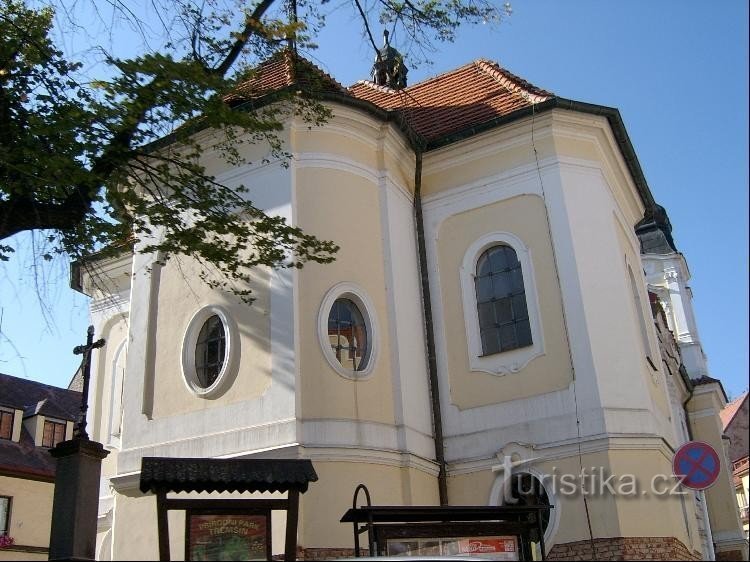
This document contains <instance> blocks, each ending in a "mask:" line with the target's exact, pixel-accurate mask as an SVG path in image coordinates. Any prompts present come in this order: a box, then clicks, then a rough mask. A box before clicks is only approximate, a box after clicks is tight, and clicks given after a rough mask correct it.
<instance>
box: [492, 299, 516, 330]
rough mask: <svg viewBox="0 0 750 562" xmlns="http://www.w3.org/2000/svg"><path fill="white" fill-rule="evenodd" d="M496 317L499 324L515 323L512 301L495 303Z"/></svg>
mask: <svg viewBox="0 0 750 562" xmlns="http://www.w3.org/2000/svg"><path fill="white" fill-rule="evenodd" d="M495 316H496V318H497V322H498V324H504V323H506V322H512V321H513V313H512V311H511V307H510V299H500V300H499V301H495Z"/></svg>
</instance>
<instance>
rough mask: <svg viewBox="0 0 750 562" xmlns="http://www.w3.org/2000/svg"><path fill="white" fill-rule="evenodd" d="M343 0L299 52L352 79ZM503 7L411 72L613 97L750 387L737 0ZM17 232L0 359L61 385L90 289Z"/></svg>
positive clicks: (724, 353) (366, 52)
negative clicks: (493, 19)
mask: <svg viewBox="0 0 750 562" xmlns="http://www.w3.org/2000/svg"><path fill="white" fill-rule="evenodd" d="M340 6H341V4H340V3H337V2H335V1H332V2H330V3H328V4H326V5H325V8H326V10H327V11H328V12H327V13H329V15H328V18H327V20H328V26H327V28H326V29H325V30H324V32H323V34H322V35H321V36H320V38H319V41H318V42H319V44H320V48H319V49H318V50H316V51H314V52H313V53H311V54H310V55H311V57H312V58H313V60H315V62H316V63H317V64H318V65H320V66H321V67H322V68H324V69H325V70H326V71H328V72H330V73H331V74H332V75H333V76H334V77H335V78H336V79H338V80H339V81H340V82H341V83H343V84H344V85H350V84H352V83H353V82H355V81H356V80H359V79H363V78H367V76H368V74H369V69H370V65H371V63H372V52H371V50H370V49H369V48H368V45H367V43H366V42H365V41H363V40H362V38H361V37H360V36H359V35H358V33H357V32H356V29H355V25H356V22H355V21H354V20H353V19H350V17H349V16H348V15H347V14H350V13H351V12H350V11H347V10H348V8H345V7H344V8H341V7H340ZM512 7H513V15H512V16H511V17H510V18H509V19H507V20H505V21H504V22H503V23H502V24H501V25H500V26H498V27H495V28H491V27H490V26H480V27H478V28H473V29H466V30H464V31H463V32H462V33H461V34H460V36H459V39H458V40H457V41H456V42H455V43H453V44H450V43H449V44H442V45H440V49H439V51H438V52H436V53H434V54H433V55H432V57H431V58H432V61H433V64H432V65H428V66H425V65H423V66H421V67H419V68H412V69H411V70H410V73H409V79H410V82H411V83H414V82H416V81H419V80H422V79H424V78H427V77H429V76H432V75H435V74H438V73H440V72H444V71H446V70H450V69H452V68H455V67H457V66H461V65H463V64H465V63H467V62H469V61H471V60H473V59H476V58H487V59H492V60H496V61H498V62H499V63H500V64H501V65H503V66H505V67H506V68H508V69H509V70H510V71H512V72H514V73H515V74H517V75H519V76H521V77H523V78H525V79H526V80H528V81H530V82H532V83H534V84H535V85H537V86H540V87H542V88H545V89H547V90H551V91H552V92H554V93H556V94H558V95H560V96H562V97H566V98H572V99H575V100H580V101H587V102H592V103H597V104H600V105H607V106H612V107H617V108H618V109H619V110H620V112H621V114H622V117H623V119H624V121H625V125H626V127H627V130H628V133H629V135H630V138H631V141H632V142H633V145H634V147H635V150H636V153H637V154H638V157H639V160H640V163H641V166H642V168H643V171H644V173H645V176H646V179H647V181H648V183H649V186H650V187H651V190H652V192H653V194H654V197H655V199H656V200H657V202H659V203H660V204H661V205H663V206H664V207H666V209H667V211H668V213H669V216H670V219H671V221H672V225H673V227H674V231H673V234H674V237H675V241H676V243H677V246H678V249H679V250H680V251H681V252H682V253H683V254H684V255H685V257H686V259H687V261H688V264H689V267H690V271H691V273H692V280H691V282H690V286H691V287H692V290H693V294H694V305H695V310H696V315H697V320H698V327H699V331H700V336H701V340H702V343H703V348H704V350H705V352H706V354H707V355H708V359H709V367H710V370H711V374H712V375H713V376H715V377H718V378H721V379H722V380H723V381H724V385H725V388H726V390H727V392H728V393H729V394H730V395H738V394H740V393H741V392H743V391H744V390H745V389H746V388H747V386H748V156H747V155H748V3H747V2H746V1H743V0H727V1H725V2H716V3H707V2H697V1H685V0H680V1H660V2H651V1H649V2H646V1H640V0H631V1H629V2H614V1H612V2H604V1H596V2H595V1H574V2H560V1H540V0H515V1H514V2H512ZM375 29H376V34H377V36H378V37H380V36H381V31H380V30H379V29H377V27H376V28H375ZM393 39H394V42H398V39H399V38H398V37H395V38H393ZM115 46H116V45H115ZM407 64H408V62H407ZM19 242H21V243H20V244H19V245H20V246H21V248H20V251H19V255H17V256H16V259H15V260H14V262H13V263H11V264H2V265H0V307H1V308H2V324H1V326H0V327H1V329H2V336H0V372H5V373H8V374H12V375H16V376H22V377H28V378H31V379H35V380H40V381H43V382H48V383H50V384H57V385H65V384H67V381H68V380H69V379H70V377H71V375H72V373H73V372H74V371H75V369H76V367H77V364H78V360H79V359H80V358H79V357H76V356H74V355H73V354H72V348H73V347H74V346H75V345H78V344H79V343H83V341H84V340H85V331H86V326H87V322H88V320H87V316H88V313H87V302H86V299H85V298H84V297H82V296H81V295H78V294H76V293H74V292H73V291H71V290H70V289H68V288H67V284H68V273H67V265H66V264H64V263H62V262H58V263H53V264H51V265H47V266H46V267H45V268H39V269H37V275H36V277H35V276H34V271H35V267H34V260H33V259H32V256H33V247H32V246H31V243H30V242H29V241H28V239H24V240H23V241H19ZM38 293H39V294H41V295H42V296H43V297H44V299H43V300H42V301H40V299H39V298H38V297H37V294H38ZM44 303H46V304H44Z"/></svg>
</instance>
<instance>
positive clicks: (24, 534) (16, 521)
mask: <svg viewBox="0 0 750 562" xmlns="http://www.w3.org/2000/svg"><path fill="white" fill-rule="evenodd" d="M54 491H55V485H54V484H53V483H51V482H38V481H36V480H26V479H23V478H11V477H9V476H0V496H10V497H12V498H13V499H12V500H11V507H10V526H9V529H8V534H9V535H10V536H11V537H13V538H14V539H15V544H17V545H23V546H41V547H48V546H49V533H50V525H51V522H52V496H53V494H54ZM1 553H2V550H0V554H1ZM16 554H18V555H20V554H22V553H15V552H14V553H13V556H11V557H9V558H6V560H14V559H16ZM29 559H33V558H29Z"/></svg>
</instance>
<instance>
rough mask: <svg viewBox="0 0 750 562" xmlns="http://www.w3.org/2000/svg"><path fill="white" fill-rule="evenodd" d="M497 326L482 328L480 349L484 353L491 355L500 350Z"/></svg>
mask: <svg viewBox="0 0 750 562" xmlns="http://www.w3.org/2000/svg"><path fill="white" fill-rule="evenodd" d="M497 335H498V329H497V328H487V329H486V330H482V351H483V352H484V354H485V355H491V354H492V353H497V352H498V351H500V341H499V340H498V338H497Z"/></svg>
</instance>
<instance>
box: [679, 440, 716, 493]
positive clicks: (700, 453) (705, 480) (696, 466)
mask: <svg viewBox="0 0 750 562" xmlns="http://www.w3.org/2000/svg"><path fill="white" fill-rule="evenodd" d="M672 471H673V472H674V474H675V476H679V477H681V478H682V484H683V485H684V486H686V487H688V488H692V489H693V490H705V489H706V488H708V487H709V486H711V485H712V484H713V483H714V482H716V479H717V478H718V477H719V472H721V460H720V459H719V455H718V453H717V452H716V449H714V448H713V447H712V446H711V445H709V444H708V443H704V442H703V441H688V442H687V443H685V444H684V445H683V446H682V447H680V448H679V449H677V452H676V453H675V454H674V459H673V460H672Z"/></svg>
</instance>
